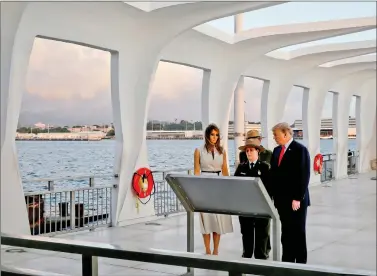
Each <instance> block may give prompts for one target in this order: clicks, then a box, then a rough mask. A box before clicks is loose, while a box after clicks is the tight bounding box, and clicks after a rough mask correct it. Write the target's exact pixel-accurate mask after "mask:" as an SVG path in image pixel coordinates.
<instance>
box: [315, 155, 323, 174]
mask: <svg viewBox="0 0 377 276" xmlns="http://www.w3.org/2000/svg"><path fill="white" fill-rule="evenodd" d="M322 169H323V156H322V154H320V153H318V154H317V155H316V156H315V157H314V172H315V173H316V174H321V173H322Z"/></svg>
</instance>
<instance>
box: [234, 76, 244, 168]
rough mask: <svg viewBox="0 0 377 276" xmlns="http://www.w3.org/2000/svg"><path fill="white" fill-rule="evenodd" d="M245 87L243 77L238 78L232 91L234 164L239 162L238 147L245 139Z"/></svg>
mask: <svg viewBox="0 0 377 276" xmlns="http://www.w3.org/2000/svg"><path fill="white" fill-rule="evenodd" d="M244 103H245V89H244V77H243V76H241V77H240V79H239V80H238V84H237V88H236V91H235V92H234V151H235V159H234V160H235V165H236V166H237V165H238V164H239V162H240V158H239V152H240V151H239V149H238V148H239V147H240V146H242V144H243V143H244V139H245V133H244V132H245V104H244Z"/></svg>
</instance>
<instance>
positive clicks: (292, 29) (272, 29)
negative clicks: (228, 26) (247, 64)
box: [234, 17, 376, 43]
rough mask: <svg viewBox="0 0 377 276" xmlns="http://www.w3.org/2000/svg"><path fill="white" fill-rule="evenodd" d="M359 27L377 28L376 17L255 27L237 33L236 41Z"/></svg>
mask: <svg viewBox="0 0 377 276" xmlns="http://www.w3.org/2000/svg"><path fill="white" fill-rule="evenodd" d="M359 27H370V29H373V28H376V17H359V18H348V19H340V20H326V21H317V22H305V23H295V24H286V25H275V26H268V27H261V28H255V29H250V30H247V31H243V32H241V33H238V34H235V38H234V42H235V43H237V42H241V41H245V40H248V39H252V38H257V37H263V36H272V35H279V34H289V33H302V32H310V31H326V30H334V29H339V28H359Z"/></svg>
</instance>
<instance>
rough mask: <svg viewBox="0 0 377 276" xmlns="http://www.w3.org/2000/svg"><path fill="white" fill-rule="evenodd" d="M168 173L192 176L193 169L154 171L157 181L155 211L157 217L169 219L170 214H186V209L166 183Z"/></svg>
mask: <svg viewBox="0 0 377 276" xmlns="http://www.w3.org/2000/svg"><path fill="white" fill-rule="evenodd" d="M167 173H182V174H192V173H193V169H179V170H174V171H173V170H171V171H153V178H154V181H155V194H154V209H155V212H156V215H157V216H165V217H167V216H168V215H170V214H175V213H180V212H185V211H186V210H185V208H184V207H183V205H182V204H181V202H180V201H179V199H178V198H177V196H176V195H175V193H174V191H173V190H172V188H171V187H170V185H169V184H168V183H167V182H166V180H165V176H166V174H167Z"/></svg>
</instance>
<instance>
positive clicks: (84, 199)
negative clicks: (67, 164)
mask: <svg viewBox="0 0 377 276" xmlns="http://www.w3.org/2000/svg"><path fill="white" fill-rule="evenodd" d="M97 178H110V177H109V176H99V177H97ZM86 180H88V182H86ZM94 180H95V177H94V176H76V177H65V178H54V179H52V178H50V179H33V180H26V181H24V182H36V183H46V182H47V186H42V188H43V191H40V190H39V191H31V192H30V191H28V192H24V195H25V203H26V207H27V212H28V219H29V226H30V232H31V234H32V235H41V234H45V235H55V234H61V233H66V232H73V231H79V230H88V229H90V230H91V229H94V228H98V227H104V226H110V225H111V205H112V202H111V198H112V193H113V189H114V188H116V187H117V181H116V180H115V178H114V177H112V181H110V184H109V182H108V181H106V182H107V184H101V185H95V181H94ZM72 181H74V183H75V185H74V186H72ZM69 182H71V183H70V185H69ZM42 185H43V184H42ZM28 188H29V189H30V188H31V189H33V188H34V189H35V188H39V189H40V186H38V185H35V186H34V187H32V186H30V187H28Z"/></svg>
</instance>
